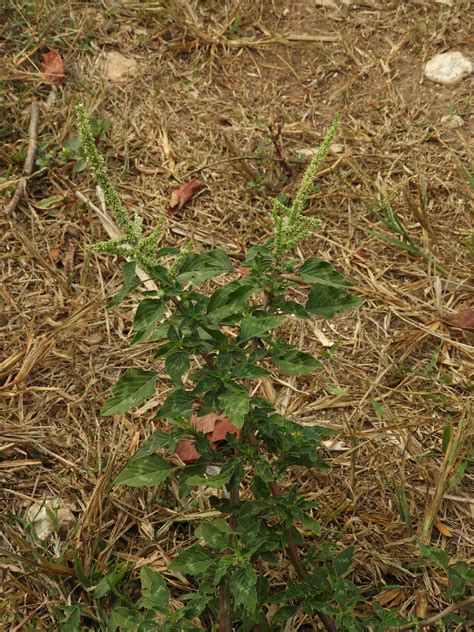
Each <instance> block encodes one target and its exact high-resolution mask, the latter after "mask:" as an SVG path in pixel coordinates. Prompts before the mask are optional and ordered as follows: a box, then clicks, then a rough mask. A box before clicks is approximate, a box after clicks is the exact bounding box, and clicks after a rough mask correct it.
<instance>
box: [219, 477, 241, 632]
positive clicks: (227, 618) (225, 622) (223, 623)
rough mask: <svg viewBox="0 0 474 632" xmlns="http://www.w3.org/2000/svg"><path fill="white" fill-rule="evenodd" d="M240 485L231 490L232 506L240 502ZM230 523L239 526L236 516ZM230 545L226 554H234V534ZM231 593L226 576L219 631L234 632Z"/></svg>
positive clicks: (221, 587)
mask: <svg viewBox="0 0 474 632" xmlns="http://www.w3.org/2000/svg"><path fill="white" fill-rule="evenodd" d="M239 500H240V499H239V486H238V485H236V486H235V487H233V488H232V489H231V490H230V504H231V505H232V506H235V505H238V504H239ZM229 525H230V527H231V528H232V529H233V530H234V529H235V528H236V526H237V521H236V519H235V516H232V515H231V516H230V517H229ZM227 543H228V545H229V547H228V548H227V550H226V555H232V553H233V544H234V543H233V535H232V534H230V535H229V537H228V538H227ZM230 600H231V594H230V586H229V580H228V579H227V578H226V577H224V579H223V580H222V582H221V584H220V585H219V632H232V619H231V612H230V609H231V601H230Z"/></svg>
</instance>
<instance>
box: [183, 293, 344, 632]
mask: <svg viewBox="0 0 474 632" xmlns="http://www.w3.org/2000/svg"><path fill="white" fill-rule="evenodd" d="M171 300H172V302H173V304H174V305H175V306H176V308H177V309H178V310H179V312H180V313H181V314H182V315H183V316H187V314H188V312H187V310H186V307H185V306H184V305H183V304H182V302H181V301H180V300H179V299H178V298H176V297H172V299H171ZM266 302H267V299H266V300H265V303H266ZM200 353H201V356H202V357H203V359H204V361H205V362H206V364H207V366H208V367H209V368H210V369H211V370H215V369H216V365H215V364H214V361H213V359H212V357H211V355H210V354H209V353H208V352H207V351H206V350H205V349H201V352H200ZM248 441H249V443H250V445H251V446H253V447H254V448H256V449H257V450H258V451H260V446H259V444H258V441H257V438H256V436H255V433H254V432H251V433H249V435H248ZM269 487H270V491H271V493H272V495H273V496H275V497H277V498H278V497H281V495H282V493H281V489H280V486H279V485H278V483H277V482H276V481H271V482H270V483H269ZM230 501H231V504H238V502H239V488H238V487H234V488H232V489H231V491H230ZM233 521H235V518H233V516H232V517H231V518H230V519H229V523H230V525H231V527H232V526H235V522H234V523H233ZM287 538H288V546H287V547H286V549H285V550H286V553H287V555H288V558H289V560H290V562H291V564H292V566H293V568H294V569H295V571H296V573H297V575H298V577H299V578H300V579H304V578H305V577H307V576H308V575H309V573H308V570H307V569H306V567H305V565H304V563H303V560H302V559H301V557H300V554H299V553H298V549H297V548H296V545H295V543H294V542H293V541H292V539H291V535H290V534H289V532H288V531H287ZM316 615H317V616H318V618H319V619H320V621H321V622H322V624H323V625H324V627H325V628H326V630H328V631H329V632H337V627H336V624H335V623H334V621H333V619H332V618H331V617H330V616H328V615H327V614H324V612H319V611H316ZM229 617H230V590H229V587H228V583H227V582H224V583H223V584H222V585H221V588H220V590H219V632H231V630H232V627H229V626H231V625H232V623H231V621H230V618H229Z"/></svg>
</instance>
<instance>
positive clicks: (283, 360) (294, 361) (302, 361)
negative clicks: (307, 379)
mask: <svg viewBox="0 0 474 632" xmlns="http://www.w3.org/2000/svg"><path fill="white" fill-rule="evenodd" d="M272 360H273V362H274V363H275V364H276V365H277V367H278V368H279V369H280V371H281V372H282V373H284V374H285V375H305V374H306V373H311V372H312V371H315V370H316V369H320V368H321V363H320V362H318V360H316V358H313V356H312V355H310V354H309V353H305V352H304V351H298V349H292V350H290V351H278V352H275V353H273V354H272Z"/></svg>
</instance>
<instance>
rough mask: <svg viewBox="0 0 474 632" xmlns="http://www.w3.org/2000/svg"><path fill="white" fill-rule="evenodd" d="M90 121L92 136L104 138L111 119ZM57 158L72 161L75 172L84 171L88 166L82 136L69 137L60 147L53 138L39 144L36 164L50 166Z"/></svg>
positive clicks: (96, 138)
mask: <svg viewBox="0 0 474 632" xmlns="http://www.w3.org/2000/svg"><path fill="white" fill-rule="evenodd" d="M89 121H90V128H91V133H92V136H93V138H94V139H95V140H96V141H97V140H99V139H100V138H102V136H104V134H105V133H106V132H107V130H108V129H109V127H110V121H109V120H107V119H96V118H90V119H89ZM55 160H58V161H59V162H60V163H62V164H65V163H67V162H72V163H73V167H72V170H73V172H74V173H80V172H81V171H84V169H85V168H86V167H87V160H86V155H85V153H84V149H83V147H82V143H81V139H80V137H79V136H73V137H72V138H69V139H68V140H66V141H65V142H64V143H63V145H62V147H61V148H60V149H58V148H57V145H56V144H55V141H54V140H51V139H50V140H46V141H44V142H42V143H40V144H39V145H38V156H37V158H36V166H38V167H46V168H49V167H51V165H53V164H54V162H55Z"/></svg>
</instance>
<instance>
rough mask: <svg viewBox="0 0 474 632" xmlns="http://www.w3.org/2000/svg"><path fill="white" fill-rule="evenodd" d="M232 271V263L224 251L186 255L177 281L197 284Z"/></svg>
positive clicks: (217, 250)
mask: <svg viewBox="0 0 474 632" xmlns="http://www.w3.org/2000/svg"><path fill="white" fill-rule="evenodd" d="M232 270H233V267H232V263H231V261H230V259H229V257H228V256H227V253H226V252H225V250H222V249H221V248H216V250H211V251H210V252H206V253H202V254H196V253H192V254H190V255H188V256H187V257H186V259H185V260H184V262H183V264H182V266H181V267H180V269H179V274H178V276H177V280H178V281H180V282H183V281H190V282H191V283H194V284H198V283H202V282H203V281H206V280H207V279H212V278H213V277H215V276H217V275H219V274H223V273H224V272H231V271H232Z"/></svg>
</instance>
